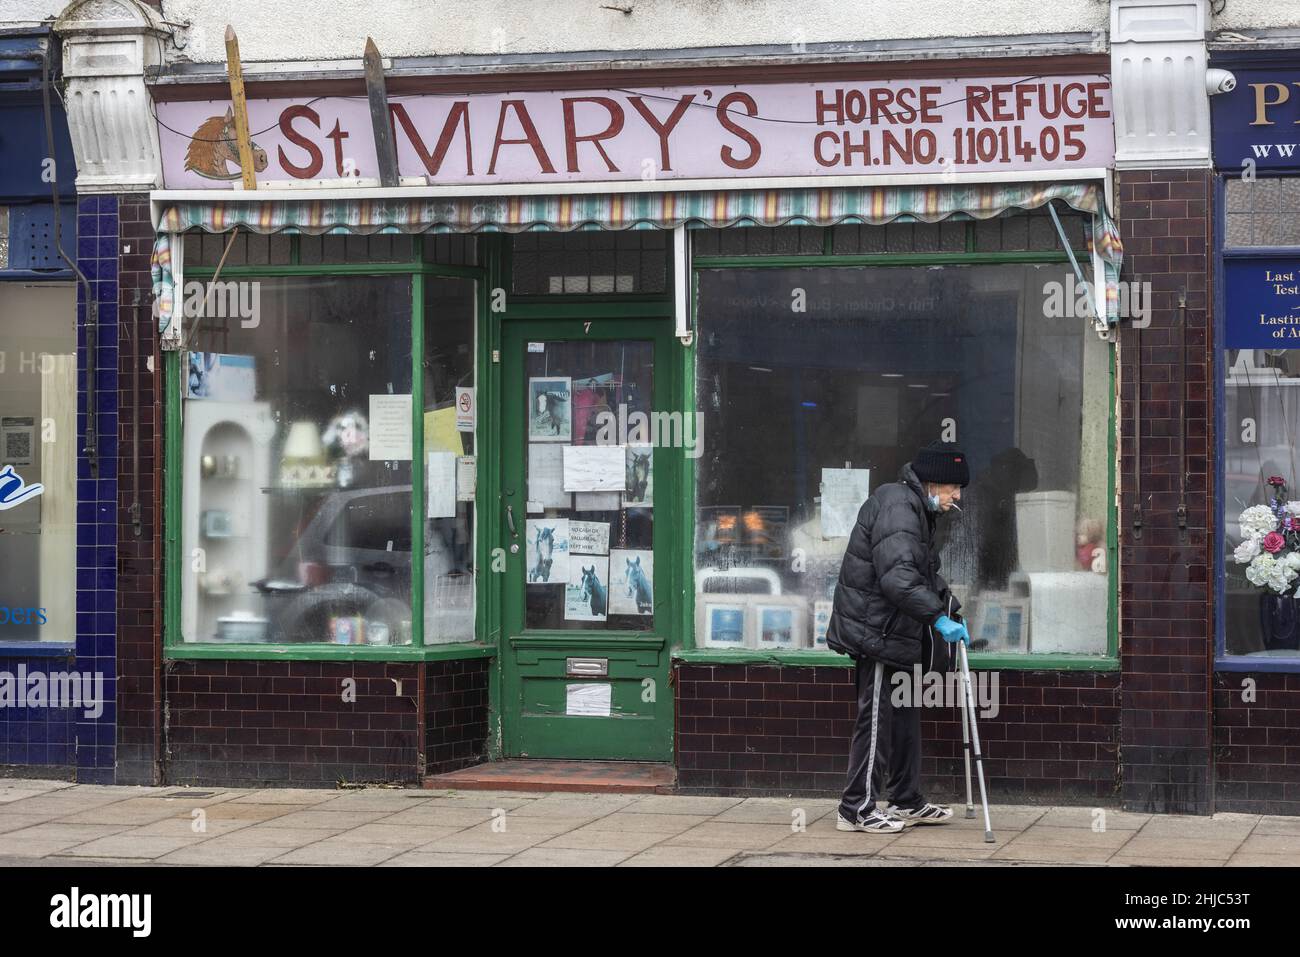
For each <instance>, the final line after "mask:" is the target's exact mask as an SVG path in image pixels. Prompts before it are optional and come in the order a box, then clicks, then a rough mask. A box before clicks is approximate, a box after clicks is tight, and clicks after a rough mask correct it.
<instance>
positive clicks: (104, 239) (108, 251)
mask: <svg viewBox="0 0 1300 957" xmlns="http://www.w3.org/2000/svg"><path fill="white" fill-rule="evenodd" d="M97 245H98V250H97V251H98V255H99V258H100V259H117V240H116V239H115V238H114V237H112V236H100V237H99V240H98V243H97Z"/></svg>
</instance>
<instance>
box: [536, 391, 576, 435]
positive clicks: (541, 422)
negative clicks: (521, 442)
mask: <svg viewBox="0 0 1300 957" xmlns="http://www.w3.org/2000/svg"><path fill="white" fill-rule="evenodd" d="M567 401H568V400H567V399H566V398H565V397H564V396H563V395H560V394H558V393H555V392H539V393H537V408H536V409H535V410H534V413H533V430H532V434H533V435H564V432H565V428H564V427H565V424H566V422H567V417H566V414H565V409H564V406H565V403H566V402H567Z"/></svg>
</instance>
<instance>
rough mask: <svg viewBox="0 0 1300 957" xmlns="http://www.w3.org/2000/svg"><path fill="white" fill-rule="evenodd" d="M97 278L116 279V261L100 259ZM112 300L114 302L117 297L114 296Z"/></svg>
mask: <svg viewBox="0 0 1300 957" xmlns="http://www.w3.org/2000/svg"><path fill="white" fill-rule="evenodd" d="M99 278H100V279H116V278H117V260H116V259H101V260H100V261H99ZM113 299H114V300H116V299H117V296H116V295H114V296H113Z"/></svg>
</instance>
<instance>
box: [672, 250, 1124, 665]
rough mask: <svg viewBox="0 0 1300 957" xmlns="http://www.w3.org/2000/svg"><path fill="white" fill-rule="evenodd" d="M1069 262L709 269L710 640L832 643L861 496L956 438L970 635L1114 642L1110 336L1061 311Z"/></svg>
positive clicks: (705, 554)
mask: <svg viewBox="0 0 1300 957" xmlns="http://www.w3.org/2000/svg"><path fill="white" fill-rule="evenodd" d="M1025 234H1026V237H1028V236H1029V235H1030V233H1029V227H1027V226H1026V227H1025ZM937 240H938V241H939V242H940V243H941V244H942V242H943V231H942V230H939V231H938V234H937ZM837 247H838V244H837ZM1071 276H1072V274H1071V273H1070V272H1069V267H1068V266H1066V265H1063V264H1062V265H944V266H933V267H925V268H901V267H872V268H845V267H804V268H798V269H791V268H767V269H763V268H732V269H709V268H703V269H700V270H699V271H698V287H697V288H698V298H697V302H698V312H697V336H698V343H699V345H698V358H697V365H696V402H697V406H698V408H699V409H700V410H701V413H702V415H703V417H704V430H703V440H702V442H703V454H702V456H701V458H700V460H699V464H698V471H697V480H696V487H697V493H696V494H697V499H696V541H695V585H696V595H695V602H696V611H697V618H696V644H697V646H702V647H718V648H724V647H749V648H759V649H767V650H777V649H782V648H824V647H825V629H826V622H827V620H828V618H829V613H830V602H831V598H832V595H833V593H834V588H835V582H836V578H837V576H838V574H839V569H840V564H841V561H842V559H843V555H844V549H845V546H846V544H847V536H848V533H849V531H850V529H851V527H852V524H853V522H854V520H855V518H856V515H857V511H858V508H859V507H860V505H861V503H862V501H863V500H864V499H865V497H866V496H867V494H869V492H870V491H871V490H873V489H875V488H877V487H878V486H879V485H880V484H882V483H885V482H892V481H895V480H896V479H897V478H898V474H899V470H900V469H901V467H902V466H903V465H904V464H905V463H907V462H909V461H910V460H911V458H912V457H913V455H914V454H915V452H916V450H917V449H918V448H920V447H921V446H923V445H924V444H925V443H927V442H929V441H930V440H932V439H936V438H944V439H949V440H955V441H956V442H957V443H958V444H959V445H960V446H961V447H962V448H963V449H964V450H965V451H966V452H967V454H968V456H969V459H970V464H971V473H972V484H971V486H970V487H969V488H967V489H966V490H965V494H964V497H963V500H962V505H963V507H964V509H965V511H964V513H963V514H961V515H960V516H955V517H954V516H951V514H950V515H949V516H945V517H944V518H942V519H941V520H940V526H939V535H940V540H941V541H942V542H943V546H942V558H943V569H942V573H943V575H944V576H945V577H946V579H947V580H948V582H949V583H950V584H951V586H952V589H953V592H954V593H955V594H956V595H957V597H958V598H959V599H960V600H961V602H962V605H963V613H964V614H965V615H966V617H967V620H968V623H969V624H970V627H971V633H972V637H973V647H974V648H976V649H978V650H983V651H988V652H1000V653H1010V654H1031V655H1032V654H1050V653H1068V654H1080V655H1103V654H1106V653H1107V650H1108V634H1109V631H1108V625H1109V622H1108V618H1107V609H1108V597H1109V576H1108V574H1107V551H1106V548H1107V523H1108V517H1109V512H1108V509H1109V506H1108V487H1109V479H1110V453H1109V439H1108V435H1109V426H1110V414H1111V409H1110V407H1111V403H1112V392H1111V388H1112V386H1111V375H1110V362H1111V352H1110V347H1109V345H1108V344H1107V343H1106V342H1104V341H1102V340H1100V339H1098V337H1097V336H1096V334H1095V333H1094V332H1093V330H1092V328H1091V325H1090V323H1089V322H1088V321H1087V317H1086V316H1083V315H1072V314H1070V310H1066V315H1064V316H1062V315H1061V313H1060V310H1059V309H1053V307H1052V297H1053V295H1055V294H1058V293H1059V292H1060V290H1061V289H1062V288H1064V289H1072V288H1073V285H1072V284H1071V282H1070V277H1071Z"/></svg>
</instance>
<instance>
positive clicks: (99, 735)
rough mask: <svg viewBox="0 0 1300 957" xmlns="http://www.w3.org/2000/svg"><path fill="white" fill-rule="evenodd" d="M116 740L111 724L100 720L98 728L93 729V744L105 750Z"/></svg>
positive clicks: (114, 729) (115, 731)
mask: <svg viewBox="0 0 1300 957" xmlns="http://www.w3.org/2000/svg"><path fill="white" fill-rule="evenodd" d="M116 740H117V729H116V728H115V727H113V725H112V724H111V723H109V722H107V721H103V720H102V718H101V720H100V721H99V722H98V727H96V728H95V743H96V744H98V745H99V746H100V747H101V748H104V749H106V750H107V749H110V748H111V747H112V746H113V744H114V743H115V742H116Z"/></svg>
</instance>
